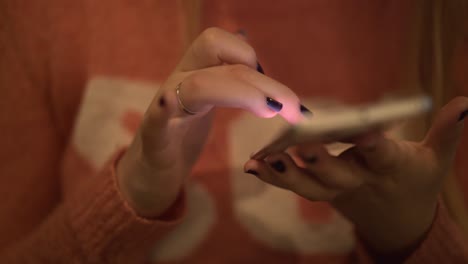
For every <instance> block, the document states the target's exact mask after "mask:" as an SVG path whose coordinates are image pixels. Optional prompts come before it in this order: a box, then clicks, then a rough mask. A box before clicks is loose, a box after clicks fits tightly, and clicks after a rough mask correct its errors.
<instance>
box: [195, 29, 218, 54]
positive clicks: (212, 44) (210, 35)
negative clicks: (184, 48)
mask: <svg viewBox="0 0 468 264" xmlns="http://www.w3.org/2000/svg"><path fill="white" fill-rule="evenodd" d="M220 35H221V29H219V28H216V27H210V28H207V29H205V30H204V31H203V32H202V33H201V34H200V36H199V38H198V41H197V43H198V44H199V45H198V47H199V48H201V49H203V50H206V51H209V52H215V51H216V50H218V49H219V43H220V41H219V40H220V39H221V36H220Z"/></svg>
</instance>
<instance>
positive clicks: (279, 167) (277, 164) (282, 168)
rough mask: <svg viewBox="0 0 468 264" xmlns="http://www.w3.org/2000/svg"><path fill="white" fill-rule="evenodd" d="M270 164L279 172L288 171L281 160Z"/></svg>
mask: <svg viewBox="0 0 468 264" xmlns="http://www.w3.org/2000/svg"><path fill="white" fill-rule="evenodd" d="M270 166H271V167H272V168H273V169H275V170H276V171H277V172H285V171H286V165H284V163H283V162H282V161H281V160H278V161H275V162H273V163H272V164H270Z"/></svg>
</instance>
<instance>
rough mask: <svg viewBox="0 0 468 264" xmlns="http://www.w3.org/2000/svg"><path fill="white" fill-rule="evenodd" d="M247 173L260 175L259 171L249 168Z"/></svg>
mask: <svg viewBox="0 0 468 264" xmlns="http://www.w3.org/2000/svg"><path fill="white" fill-rule="evenodd" d="M245 173H248V174H252V175H255V176H258V172H256V171H254V170H248V171H246V172H245Z"/></svg>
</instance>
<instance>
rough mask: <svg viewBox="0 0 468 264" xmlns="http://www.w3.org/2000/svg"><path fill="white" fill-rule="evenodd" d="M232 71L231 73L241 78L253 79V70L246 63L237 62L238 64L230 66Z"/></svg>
mask: <svg viewBox="0 0 468 264" xmlns="http://www.w3.org/2000/svg"><path fill="white" fill-rule="evenodd" d="M230 71H231V73H232V74H233V75H234V76H235V77H237V78H239V79H241V80H249V79H251V78H252V77H253V76H252V75H253V73H254V72H253V70H252V69H251V68H249V67H248V66H247V65H244V64H236V65H232V66H231V67H230Z"/></svg>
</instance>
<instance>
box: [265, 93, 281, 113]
mask: <svg viewBox="0 0 468 264" xmlns="http://www.w3.org/2000/svg"><path fill="white" fill-rule="evenodd" d="M266 103H267V105H268V107H270V109H271V110H273V111H275V112H279V111H281V109H283V104H282V103H280V102H278V101H276V100H275V99H273V98H271V97H267V98H266Z"/></svg>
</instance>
